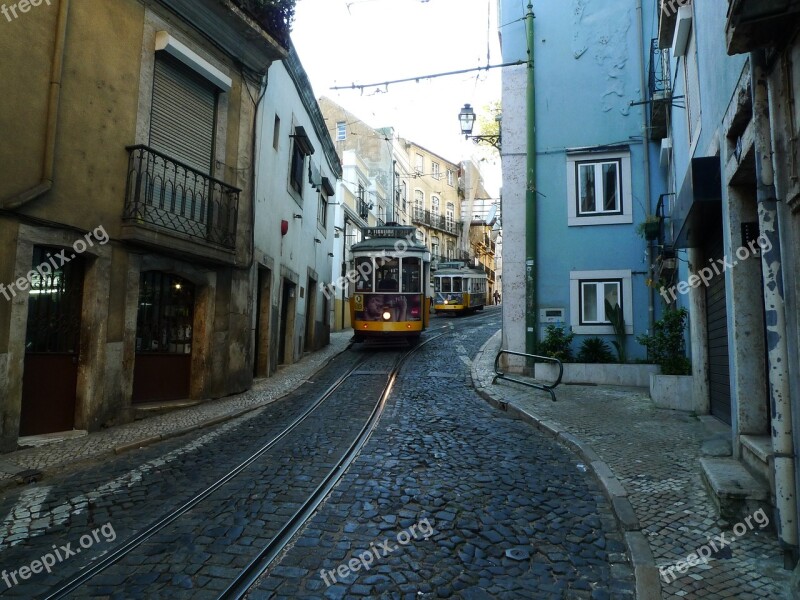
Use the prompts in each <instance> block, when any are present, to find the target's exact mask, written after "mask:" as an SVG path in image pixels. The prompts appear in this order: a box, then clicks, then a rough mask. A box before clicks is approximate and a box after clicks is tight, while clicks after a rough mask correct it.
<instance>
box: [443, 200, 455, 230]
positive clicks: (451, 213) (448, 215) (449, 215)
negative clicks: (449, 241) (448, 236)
mask: <svg viewBox="0 0 800 600" xmlns="http://www.w3.org/2000/svg"><path fill="white" fill-rule="evenodd" d="M455 221H456V205H455V204H453V203H452V202H448V203H447V207H446V212H445V226H446V227H447V231H453V229H455Z"/></svg>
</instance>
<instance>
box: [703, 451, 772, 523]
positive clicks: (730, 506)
mask: <svg viewBox="0 0 800 600" xmlns="http://www.w3.org/2000/svg"><path fill="white" fill-rule="evenodd" d="M700 473H701V474H702V477H703V483H704V484H705V486H706V489H707V491H708V493H709V496H710V497H711V500H712V501H713V502H714V505H715V506H716V509H717V514H718V515H719V516H720V518H722V519H724V520H725V521H728V522H729V523H738V522H741V521H742V520H744V519H745V518H746V517H747V516H748V515H752V514H753V513H755V512H756V511H757V510H759V509H763V510H764V511H765V512H766V513H767V514H772V513H771V509H770V492H769V486H768V485H767V483H765V482H763V481H759V480H758V479H757V478H755V477H754V476H753V475H752V473H750V471H748V470H747V467H745V465H744V464H743V463H741V462H739V461H738V460H736V459H733V458H717V457H703V458H701V459H700Z"/></svg>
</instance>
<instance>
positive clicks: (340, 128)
mask: <svg viewBox="0 0 800 600" xmlns="http://www.w3.org/2000/svg"><path fill="white" fill-rule="evenodd" d="M345 138H347V123H345V122H344V121H337V122H336V141H337V142H341V141H344V140H345Z"/></svg>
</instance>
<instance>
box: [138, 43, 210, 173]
mask: <svg viewBox="0 0 800 600" xmlns="http://www.w3.org/2000/svg"><path fill="white" fill-rule="evenodd" d="M216 106H217V91H216V89H215V88H214V86H212V85H211V84H210V83H209V82H207V81H205V80H204V79H202V78H201V77H199V76H197V75H195V74H194V73H191V72H190V71H188V70H187V69H185V68H182V67H181V65H180V64H179V63H176V62H175V61H174V60H172V59H170V58H169V56H160V55H157V56H156V62H155V71H154V75H153V105H152V112H151V116H150V146H152V147H153V148H154V149H155V150H158V151H159V152H163V153H164V154H166V155H167V156H169V157H170V158H174V159H176V160H179V161H181V162H183V163H186V164H187V165H189V166H190V167H192V168H194V169H197V170H198V171H201V172H203V173H206V174H209V173H210V172H211V160H212V156H213V152H214V122H215V112H216Z"/></svg>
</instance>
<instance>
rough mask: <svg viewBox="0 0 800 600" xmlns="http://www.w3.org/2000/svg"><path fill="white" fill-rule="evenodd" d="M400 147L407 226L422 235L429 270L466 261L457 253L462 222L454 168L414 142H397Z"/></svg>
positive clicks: (459, 252) (454, 166)
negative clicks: (406, 169) (407, 170)
mask: <svg viewBox="0 0 800 600" xmlns="http://www.w3.org/2000/svg"><path fill="white" fill-rule="evenodd" d="M401 143H402V144H403V147H404V149H405V151H406V155H407V157H408V163H409V165H410V166H411V172H410V173H404V174H401V177H407V178H408V203H409V210H410V212H411V222H412V224H414V225H416V226H417V227H418V228H419V230H420V231H421V232H422V235H423V241H424V242H425V245H426V246H428V248H429V249H430V251H431V258H432V261H433V266H434V267H435V266H436V263H438V262H446V261H451V260H457V259H462V258H468V257H465V256H464V253H463V251H461V250H460V249H459V247H460V236H461V233H462V222H461V201H460V198H459V189H458V186H459V167H458V165H457V164H456V163H452V162H450V161H448V160H446V159H444V158H442V157H441V156H439V155H438V154H434V153H433V152H431V151H430V150H427V149H425V148H423V147H422V146H418V145H417V144H415V143H414V142H411V141H406V140H402V139H401Z"/></svg>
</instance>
